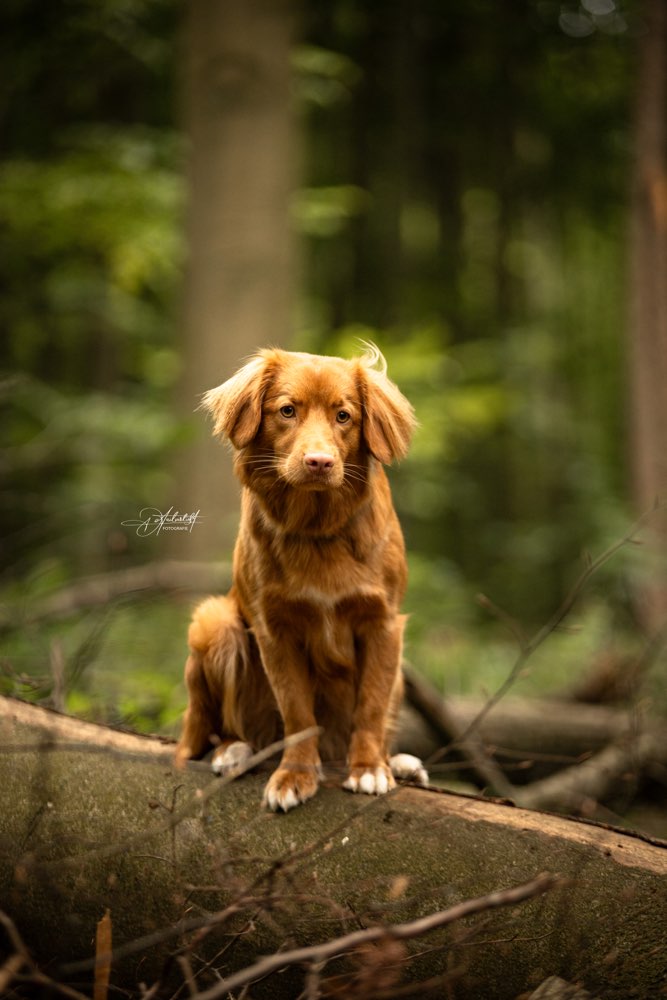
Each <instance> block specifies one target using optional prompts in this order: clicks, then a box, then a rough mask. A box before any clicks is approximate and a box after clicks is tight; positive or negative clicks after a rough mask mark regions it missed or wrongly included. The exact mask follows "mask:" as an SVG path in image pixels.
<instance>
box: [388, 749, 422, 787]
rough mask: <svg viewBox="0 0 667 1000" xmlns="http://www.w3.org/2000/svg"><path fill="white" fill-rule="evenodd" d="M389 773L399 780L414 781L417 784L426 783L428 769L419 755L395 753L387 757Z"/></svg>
mask: <svg viewBox="0 0 667 1000" xmlns="http://www.w3.org/2000/svg"><path fill="white" fill-rule="evenodd" d="M389 767H390V768H391V773H392V774H393V775H394V777H395V778H398V780H399V781H414V782H415V784H417V785H428V771H427V770H426V768H425V767H424V765H423V764H422V762H421V760H420V759H419V757H414V756H413V755H412V754H411V753H396V754H394V756H393V757H390V758H389Z"/></svg>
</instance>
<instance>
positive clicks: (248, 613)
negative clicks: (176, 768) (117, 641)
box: [176, 345, 427, 812]
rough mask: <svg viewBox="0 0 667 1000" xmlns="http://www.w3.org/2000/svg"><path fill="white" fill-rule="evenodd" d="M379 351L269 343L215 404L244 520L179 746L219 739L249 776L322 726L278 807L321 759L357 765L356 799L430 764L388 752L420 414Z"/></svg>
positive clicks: (220, 760) (274, 792) (210, 609)
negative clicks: (403, 508)
mask: <svg viewBox="0 0 667 1000" xmlns="http://www.w3.org/2000/svg"><path fill="white" fill-rule="evenodd" d="M365 346H366V350H365V353H364V355H363V356H361V357H358V358H355V359H352V360H343V359H341V358H333V357H320V356H317V355H312V354H303V353H293V352H288V351H283V350H278V349H265V350H260V351H259V352H258V353H257V354H256V355H255V356H254V357H252V358H251V359H250V360H249V361H248V362H247V364H246V365H245V366H244V367H243V368H241V369H240V371H238V372H237V373H236V374H235V375H234V376H233V377H232V378H230V379H229V380H228V381H226V382H225V383H223V384H222V385H220V386H218V387H217V388H215V389H211V390H210V391H209V392H207V393H206V394H205V395H204V397H203V402H202V407H203V408H205V409H206V410H208V411H209V412H210V414H211V415H212V417H213V421H214V434H216V435H218V436H220V437H222V438H223V439H226V440H227V441H228V442H230V443H231V445H232V446H233V448H234V450H235V459H234V464H235V471H236V473H237V475H238V478H239V479H240V481H241V483H242V487H243V490H242V500H241V523H240V529H239V534H238V538H237V542H236V546H235V549H234V560H233V585H232V588H231V590H230V592H229V593H228V594H227V596H225V597H210V598H208V599H206V600H204V601H203V603H201V604H200V605H199V606H198V607H197V609H196V610H195V612H194V615H193V618H192V622H191V624H190V629H189V633H188V643H189V647H190V655H189V657H188V660H187V663H186V668H185V681H186V686H187V690H188V696H189V700H188V706H187V709H186V712H185V716H184V720H183V728H182V734H181V737H180V741H179V743H178V747H177V751H176V755H177V760H178V761H179V762H184V761H185V760H187V759H189V758H197V757H201V756H203V755H204V754H205V753H206V752H207V751H208V750H210V748H211V745H212V744H213V745H216V744H217V749H216V751H215V754H214V758H213V767H214V769H215V770H216V771H218V772H221V773H225V772H234V771H238V772H241V771H243V770H244V765H245V763H246V761H247V760H248V759H249V758H250V756H251V755H252V754H253V752H256V751H258V750H259V749H261V748H265V747H267V746H268V745H269V744H271V743H272V742H274V741H276V740H280V739H283V738H285V737H290V736H294V735H295V734H298V733H303V732H304V731H305V730H311V731H312V732H311V733H310V734H308V735H307V736H305V738H303V739H301V740H300V741H299V742H296V743H293V744H291V745H290V744H289V742H288V743H287V744H286V746H285V749H284V750H283V753H282V759H281V760H280V763H279V766H278V767H277V769H276V770H275V771H274V772H273V774H272V775H271V777H270V779H269V781H268V784H267V786H266V789H265V792H264V804H265V805H266V806H268V807H269V808H270V809H272V810H274V811H284V812H286V811H287V810H289V809H291V808H293V807H294V806H296V805H298V804H300V803H302V802H305V801H306V800H307V799H309V798H310V797H311V796H313V795H314V794H315V792H316V791H317V788H318V784H319V781H320V779H321V776H322V769H321V764H322V761H325V762H331V763H334V764H335V763H337V762H338V763H340V764H343V765H344V764H345V762H347V778H346V780H345V781H344V787H345V788H346V789H349V790H351V791H353V792H364V793H366V794H369V795H381V794H383V793H385V792H387V791H389V789H391V788H393V787H394V786H395V777H399V778H407V779H410V780H414V781H417V782H419V783H422V784H425V783H426V781H427V776H426V772H425V771H424V769H423V767H422V765H421V761H420V760H419V759H418V758H416V757H412V756H411V755H409V754H398V755H396V756H395V757H393V758H391V759H390V757H389V745H390V742H391V739H392V736H393V734H394V729H395V724H396V716H397V712H398V707H399V703H400V701H401V698H402V694H403V681H402V673H401V658H402V644H403V630H404V624H405V616H403V615H402V614H401V613H400V611H399V607H400V603H401V600H402V598H403V594H404V591H405V586H406V577H407V570H406V559H405V548H404V543H403V536H402V533H401V528H400V525H399V522H398V518H397V515H396V512H395V510H394V507H393V503H392V499H391V494H390V490H389V484H388V481H387V477H386V474H385V471H384V468H383V466H384V465H388V464H389V463H391V462H392V461H393V460H395V459H401V458H403V457H404V456H405V455H406V453H407V451H408V447H409V444H410V438H411V434H412V431H413V428H414V426H415V418H414V412H413V409H412V406H411V405H410V403H409V402H408V400H407V399H406V398H405V397H404V396H403V395H402V393H401V392H400V391H399V389H398V388H397V387H396V385H394V383H393V382H391V381H390V380H389V378H388V377H387V374H386V363H385V361H384V358H383V357H382V355H381V354H380V352H379V351H378V349H377V348H375V347H374V346H373V345H365ZM316 727H319V731H318V729H317V728H316Z"/></svg>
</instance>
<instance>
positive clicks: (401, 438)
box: [360, 345, 417, 465]
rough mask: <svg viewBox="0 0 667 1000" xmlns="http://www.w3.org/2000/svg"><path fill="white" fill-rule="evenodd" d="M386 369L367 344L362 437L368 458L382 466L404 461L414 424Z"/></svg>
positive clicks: (363, 367) (362, 362)
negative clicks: (395, 460) (398, 460)
mask: <svg viewBox="0 0 667 1000" xmlns="http://www.w3.org/2000/svg"><path fill="white" fill-rule="evenodd" d="M378 364H379V365H380V367H379V369H378V368H377V367H376V366H377V365H378ZM386 367H387V366H386V362H385V360H384V358H383V357H382V355H381V354H380V352H379V351H378V349H377V348H376V347H375V346H373V345H370V349H369V351H368V353H367V354H366V355H364V357H363V358H361V359H360V373H361V376H362V378H361V389H362V396H363V399H364V418H363V436H364V440H365V442H366V446H367V447H368V450H369V451H370V453H371V455H373V457H374V458H376V459H377V460H378V462H381V463H382V464H383V465H389V464H390V463H391V462H392V461H393V460H394V459H401V458H405V456H406V455H407V453H408V448H409V447H410V439H411V438H412V432H413V430H414V428H415V426H416V423H417V421H416V420H415V414H414V410H413V409H412V406H411V404H410V403H409V402H408V400H407V399H406V398H405V396H404V395H403V393H402V392H401V391H400V390H399V388H398V387H397V386H396V385H394V383H393V382H391V381H390V380H389V379H388V378H387V374H386Z"/></svg>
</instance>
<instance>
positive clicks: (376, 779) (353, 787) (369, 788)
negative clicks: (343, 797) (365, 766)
mask: <svg viewBox="0 0 667 1000" xmlns="http://www.w3.org/2000/svg"><path fill="white" fill-rule="evenodd" d="M393 787H394V779H393V778H392V777H391V775H388V774H387V772H386V770H385V769H384V768H383V767H376V768H375V770H374V771H370V770H369V771H364V773H363V774H362V775H361V777H359V778H357V777H356V775H354V774H351V775H350V777H349V778H348V779H347V781H345V782H344V784H343V788H347V790H348V791H350V792H363V794H364V795H386V793H387V792H388V791H389V789H390V788H393Z"/></svg>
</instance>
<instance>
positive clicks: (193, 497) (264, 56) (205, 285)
mask: <svg viewBox="0 0 667 1000" xmlns="http://www.w3.org/2000/svg"><path fill="white" fill-rule="evenodd" d="M293 29H294V12H293V4H292V2H291V0H225V2H224V3H221V2H220V0H193V2H192V3H190V4H188V19H187V25H186V49H187V51H186V119H187V126H188V134H189V140H190V164H189V177H188V181H189V211H188V220H187V233H188V246H189V260H188V277H187V282H186V289H185V304H184V318H183V327H184V331H183V348H182V359H183V376H182V379H181V385H180V405H181V409H182V413H183V415H184V417H191V415H192V413H193V410H194V409H195V408H196V406H197V405H198V401H199V398H200V397H201V394H202V393H203V392H204V391H206V390H207V389H210V388H212V387H213V386H215V385H218V384H219V383H221V382H223V381H224V380H225V379H227V378H228V377H229V376H230V375H232V374H233V373H234V371H235V370H236V369H237V368H238V367H239V366H240V363H241V362H242V361H243V360H244V358H245V357H246V356H247V355H248V354H251V353H252V352H253V351H255V350H256V349H257V348H258V347H261V346H263V345H267V344H275V345H279V344H285V343H286V342H287V340H288V338H289V332H290V323H291V319H292V291H293V253H292V238H291V230H290V216H289V212H290V198H291V195H292V192H293V189H294V182H295V178H294V148H295V129H294V121H293V113H292V97H291V90H290V82H291V76H290V55H291V43H292V34H293ZM192 428H193V439H192V441H191V442H190V444H189V445H188V446H187V447H186V448H185V449H184V451H183V453H182V454H181V457H180V465H179V475H178V486H177V497H176V498H175V499H176V500H177V502H178V505H179V509H180V510H181V511H186V512H193V511H196V510H200V511H201V521H200V523H198V524H197V525H196V526H195V527H194V528H193V530H192V532H190V533H185V534H184V533H180V532H173V533H171V535H170V539H171V540H172V542H173V543H174V544H173V546H172V552H173V554H174V555H178V556H181V557H182V556H187V557H188V558H193V559H201V558H211V557H212V556H216V555H217V556H218V557H221V556H222V555H224V554H225V549H224V548H223V544H224V545H227V546H230V545H231V543H232V541H233V537H234V534H235V529H236V523H237V520H238V491H237V488H236V484H235V482H234V480H233V476H232V471H231V463H230V462H229V460H228V459H227V458H226V456H225V454H224V451H223V449H222V448H221V446H220V444H219V442H216V441H213V440H212V439H211V435H210V430H209V428H208V427H207V426H206V420H205V419H204V417H203V416H201V415H200V416H198V417H196V418H193V421H192Z"/></svg>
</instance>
